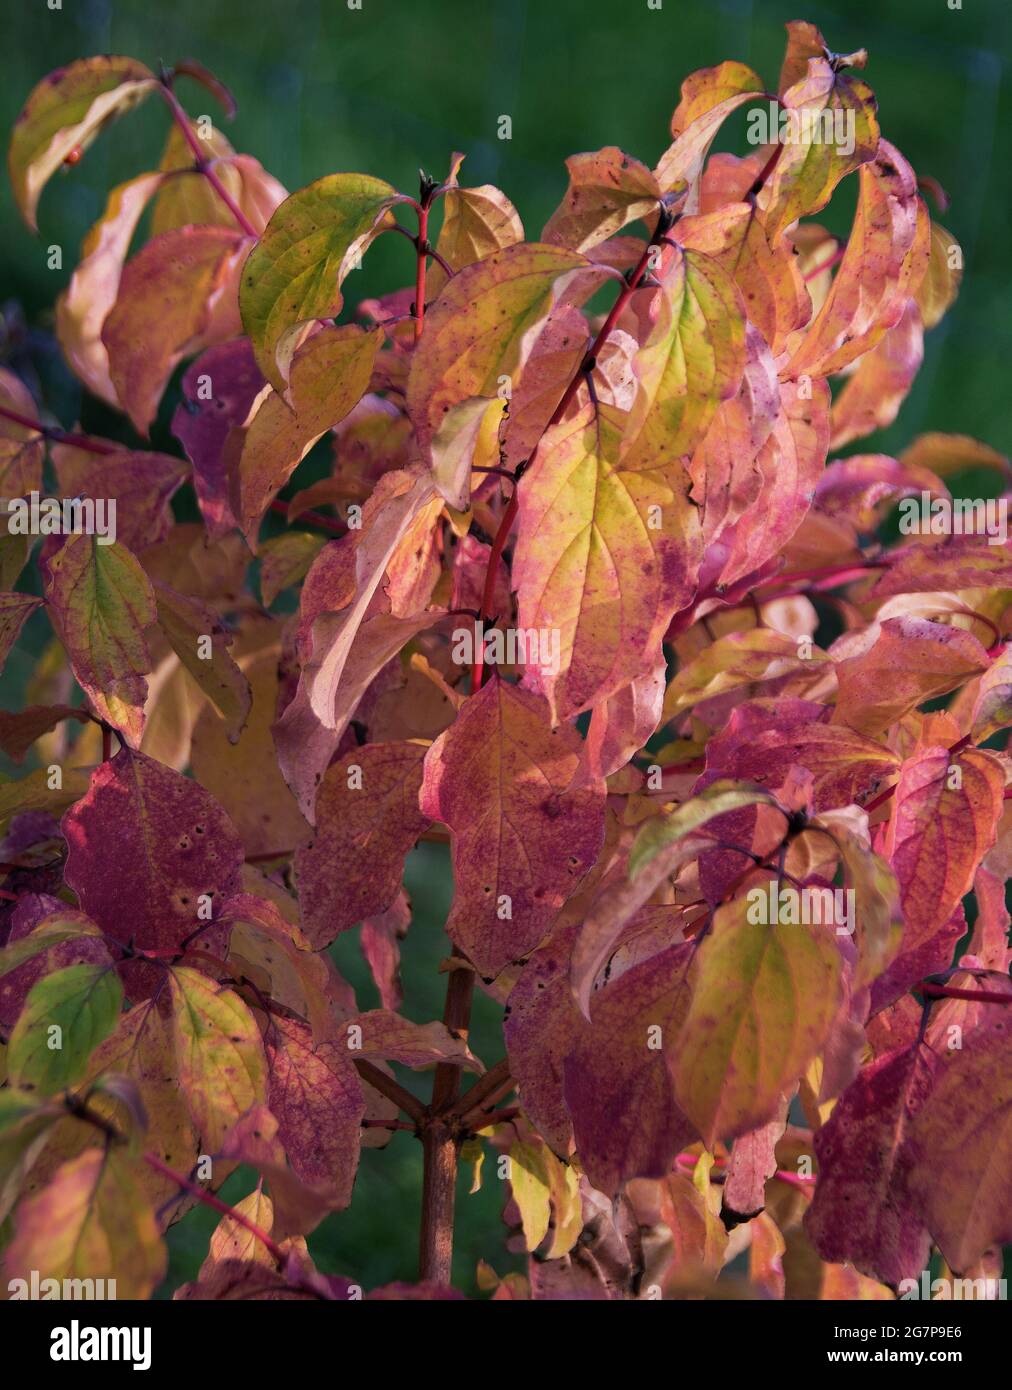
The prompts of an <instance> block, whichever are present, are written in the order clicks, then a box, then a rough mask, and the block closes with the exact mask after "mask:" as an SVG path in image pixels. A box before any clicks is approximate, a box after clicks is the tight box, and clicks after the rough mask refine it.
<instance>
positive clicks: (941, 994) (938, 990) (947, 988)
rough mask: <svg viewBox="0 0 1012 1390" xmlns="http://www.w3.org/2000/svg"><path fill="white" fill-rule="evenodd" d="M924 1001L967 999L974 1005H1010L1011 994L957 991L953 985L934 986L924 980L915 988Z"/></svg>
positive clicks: (983, 990)
mask: <svg viewBox="0 0 1012 1390" xmlns="http://www.w3.org/2000/svg"><path fill="white" fill-rule="evenodd" d="M917 988H918V990H919V991H920V993H921V994H923V995H924V997H925V999H969V1000H971V1002H973V1003H975V1004H1012V994H997V993H996V992H995V991H994V990H989V989H958V988H957V987H956V986H955V985H936V984H932V983H931V982H930V981H927V980H925V981H924V982H923V983H922V984H920V985H918V986H917Z"/></svg>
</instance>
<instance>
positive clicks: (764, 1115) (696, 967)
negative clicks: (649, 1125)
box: [669, 884, 842, 1150]
mask: <svg viewBox="0 0 1012 1390" xmlns="http://www.w3.org/2000/svg"><path fill="white" fill-rule="evenodd" d="M760 891H761V892H765V884H763V885H762V887H761V888H760ZM757 915H758V914H757V913H755V912H754V910H753V908H752V905H751V904H750V901H749V899H748V898H745V897H742V898H737V899H735V900H734V901H733V902H730V903H727V904H725V905H724V906H723V907H720V908H718V909H717V911H716V913H715V914H714V918H713V923H712V925H711V928H710V931H709V932H708V934H707V935H706V937H705V938H704V939H703V940H702V942H701V943H700V945H699V947H698V950H697V952H696V957H695V960H694V962H693V967H692V1002H691V1003H690V1005H689V1009H688V1012H687V1015H686V1017H685V1021H684V1024H683V1026H682V1029H681V1032H680V1034H679V1036H678V1039H677V1042H675V1043H673V1047H672V1051H671V1053H670V1054H669V1055H670V1063H671V1068H672V1075H673V1077H674V1083H675V1095H676V1097H677V1099H678V1101H679V1103H680V1104H681V1106H682V1107H683V1109H684V1110H685V1113H686V1114H687V1115H688V1117H689V1119H690V1120H691V1121H692V1122H693V1123H694V1124H695V1125H696V1126H697V1128H698V1130H699V1133H700V1135H701V1136H702V1138H703V1142H704V1143H705V1144H706V1146H707V1148H708V1149H711V1150H712V1148H713V1144H714V1141H715V1140H716V1139H718V1138H721V1137H728V1138H729V1137H731V1136H733V1135H738V1134H744V1133H745V1132H746V1131H748V1130H749V1129H753V1128H755V1126H756V1125H759V1124H764V1123H765V1122H766V1121H768V1120H769V1119H770V1118H771V1116H772V1114H773V1112H774V1111H775V1109H776V1105H777V1102H778V1098H779V1097H780V1095H781V1093H782V1092H783V1091H785V1090H786V1089H788V1087H790V1086H792V1085H793V1084H794V1082H796V1081H797V1079H798V1077H799V1076H800V1075H801V1074H802V1072H803V1071H804V1069H805V1067H806V1066H807V1064H808V1062H809V1061H810V1060H811V1058H812V1057H814V1056H815V1055H816V1053H817V1052H818V1051H819V1049H820V1048H821V1046H822V1044H823V1042H824V1041H825V1038H826V1036H827V1034H828V1032H829V1029H830V1026H831V1024H832V1022H833V1019H834V1017H835V1015H836V1012H837V1009H838V1008H839V1005H840V998H841V974H842V959H841V956H840V952H839V948H838V947H837V944H836V941H835V939H834V937H833V934H832V930H831V929H829V928H826V927H817V926H815V927H809V926H802V925H797V926H790V925H784V924H783V923H780V922H775V923H771V924H769V925H766V924H765V923H762V922H758V921H757V922H753V921H751V920H750V917H753V916H757Z"/></svg>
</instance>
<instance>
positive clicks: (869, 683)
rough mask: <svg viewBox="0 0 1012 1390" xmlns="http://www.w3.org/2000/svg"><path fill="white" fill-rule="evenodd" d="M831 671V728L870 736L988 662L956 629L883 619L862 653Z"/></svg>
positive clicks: (984, 667) (971, 638)
mask: <svg viewBox="0 0 1012 1390" xmlns="http://www.w3.org/2000/svg"><path fill="white" fill-rule="evenodd" d="M872 635H874V632H872ZM831 655H832V653H831ZM835 665H836V677H837V681H838V682H839V689H838V693H837V701H836V713H835V714H834V716H833V719H834V722H835V723H844V724H848V725H849V726H850V727H851V728H852V729H856V730H857V731H858V732H859V733H862V734H868V735H873V734H877V733H880V732H881V731H882V730H883V729H887V728H888V727H889V725H890V724H893V723H895V721H896V720H897V719H900V718H901V717H902V716H903V715H904V714H906V713H908V712H909V711H910V710H912V709H915V708H916V707H917V706H918V705H920V704H922V703H923V702H924V701H925V700H930V699H933V698H934V697H935V696H937V695H945V694H946V693H947V692H948V691H950V690H954V689H955V688H956V686H958V685H962V684H963V682H964V681H966V680H969V679H970V677H972V676H975V675H979V674H980V673H981V672H982V671H986V670H987V668H988V666H989V665H990V661H989V659H988V655H987V652H986V651H985V650H984V648H983V647H982V646H981V644H980V642H978V640H977V639H976V637H974V636H973V635H972V634H971V633H969V632H964V631H962V630H961V629H960V628H956V627H946V626H944V625H943V624H941V623H932V622H927V621H926V620H925V619H923V618H887V619H885V620H884V621H883V622H882V623H881V624H880V625H879V628H878V636H877V638H876V639H875V640H874V641H873V642H872V643H871V644H870V645H866V647H865V650H864V651H863V652H860V653H859V654H858V655H856V656H845V657H843V659H842V660H837V661H836V663H835Z"/></svg>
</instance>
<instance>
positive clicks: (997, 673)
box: [971, 646, 1012, 744]
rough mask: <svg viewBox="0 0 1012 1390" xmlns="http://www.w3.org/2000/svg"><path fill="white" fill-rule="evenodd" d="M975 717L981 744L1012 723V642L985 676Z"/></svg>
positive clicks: (975, 730)
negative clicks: (1011, 647) (1010, 646)
mask: <svg viewBox="0 0 1012 1390" xmlns="http://www.w3.org/2000/svg"><path fill="white" fill-rule="evenodd" d="M972 718H973V728H972V730H971V738H972V740H973V742H974V743H978V744H979V743H983V742H984V740H985V739H987V738H990V737H991V735H992V734H996V733H997V732H998V730H999V729H1004V728H1005V727H1006V726H1007V725H1008V724H1012V649H1010V648H1009V647H1008V646H1005V647H1003V648H1002V650H1001V651H1000V652H999V654H998V655H997V657H995V660H994V662H993V664H992V665H991V666H990V667H989V669H988V670H986V671H985V672H984V674H983V676H981V678H980V685H979V686H978V687H977V695H976V698H975V699H974V702H973V716H972Z"/></svg>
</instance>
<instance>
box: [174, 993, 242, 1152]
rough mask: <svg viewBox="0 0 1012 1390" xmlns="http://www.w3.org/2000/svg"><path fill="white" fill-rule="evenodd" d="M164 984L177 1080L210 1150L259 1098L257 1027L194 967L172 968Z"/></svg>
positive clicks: (239, 1005) (235, 998)
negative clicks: (168, 991)
mask: <svg viewBox="0 0 1012 1390" xmlns="http://www.w3.org/2000/svg"><path fill="white" fill-rule="evenodd" d="M170 988H171V997H172V1029H173V1033H174V1035H175V1043H176V1057H177V1063H178V1067H179V1084H180V1086H181V1088H182V1090H183V1094H184V1095H185V1097H186V1102H187V1105H188V1106H189V1109H190V1114H191V1116H192V1117H193V1123H194V1125H195V1126H196V1128H197V1130H198V1132H199V1133H200V1135H201V1137H202V1139H203V1142H204V1144H205V1146H206V1148H207V1149H208V1150H209V1151H210V1152H212V1153H213V1152H216V1151H217V1150H218V1149H220V1148H221V1145H222V1141H223V1140H224V1138H225V1134H226V1133H227V1131H228V1130H229V1129H230V1128H231V1126H232V1125H234V1124H235V1122H236V1121H237V1120H238V1119H239V1117H240V1115H242V1114H244V1113H245V1111H247V1110H249V1108H250V1107H251V1106H253V1105H256V1104H258V1103H260V1102H263V1101H264V1099H265V1092H264V1087H265V1084H266V1063H265V1061H264V1049H263V1043H262V1041H261V1038H260V1030H259V1028H258V1027H257V1025H256V1020H255V1019H254V1017H253V1015H252V1014H251V1013H250V1011H249V1009H248V1008H247V1007H246V1005H245V1004H244V1003H243V1001H242V1000H241V999H240V998H239V996H238V995H237V994H233V993H232V991H231V990H228V989H219V987H218V986H217V985H216V984H215V982H214V981H213V980H209V979H208V978H207V976H206V975H201V974H199V973H198V972H197V971H196V970H189V969H186V968H183V969H175V970H173V971H172V974H171V976H170Z"/></svg>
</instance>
